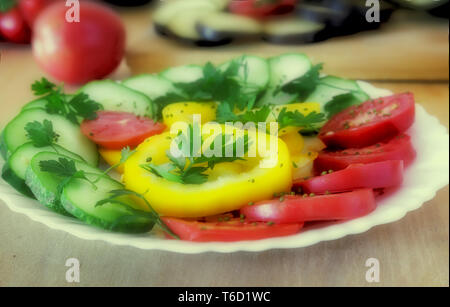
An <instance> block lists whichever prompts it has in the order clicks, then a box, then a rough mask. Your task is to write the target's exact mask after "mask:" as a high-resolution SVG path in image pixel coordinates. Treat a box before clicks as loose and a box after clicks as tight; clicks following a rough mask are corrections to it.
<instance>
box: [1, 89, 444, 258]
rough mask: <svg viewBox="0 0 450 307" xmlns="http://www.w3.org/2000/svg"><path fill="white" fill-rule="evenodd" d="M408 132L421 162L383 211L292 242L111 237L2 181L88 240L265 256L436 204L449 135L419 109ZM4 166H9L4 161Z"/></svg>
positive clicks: (11, 196) (18, 201)
mask: <svg viewBox="0 0 450 307" xmlns="http://www.w3.org/2000/svg"><path fill="white" fill-rule="evenodd" d="M360 85H361V86H362V87H363V88H364V90H365V91H367V92H368V93H369V94H370V95H371V96H372V97H373V98H375V97H377V96H384V95H389V91H386V90H380V89H375V88H373V87H371V86H370V85H369V84H367V83H363V82H360ZM408 133H409V134H410V135H411V138H412V142H413V144H414V147H415V149H416V151H417V158H416V160H415V162H414V163H413V164H412V165H411V166H410V167H409V168H407V169H406V171H405V180H404V183H403V185H402V187H401V188H399V189H397V190H395V191H389V192H388V193H386V194H385V195H383V196H382V197H381V198H380V199H379V200H378V207H377V209H376V210H375V211H374V212H372V213H371V214H369V215H366V216H364V217H361V218H358V219H354V220H350V221H346V222H341V223H328V224H319V225H315V226H313V227H309V228H305V229H304V230H303V231H302V232H301V233H299V234H297V235H293V236H288V237H281V238H271V239H265V240H259V241H245V242H232V243H215V242H212V243H193V242H186V241H179V240H166V239H162V238H160V237H159V236H156V235H154V234H143V235H128V234H119V233H111V232H107V231H104V230H101V229H98V228H95V227H92V226H89V225H86V224H84V223H82V222H80V221H78V220H76V219H74V218H69V217H65V216H61V215H58V214H56V213H54V212H52V211H50V210H48V209H47V208H45V207H44V206H42V205H40V204H39V203H38V202H37V201H35V200H31V199H29V198H26V197H23V196H21V195H19V194H18V193H17V192H16V191H15V190H14V189H13V188H11V187H10V186H9V185H8V184H6V183H5V182H4V181H3V180H1V179H0V199H1V200H3V201H4V202H5V203H6V204H7V205H8V206H9V208H10V209H11V210H13V211H16V212H20V213H23V214H25V215H27V216H28V217H29V218H30V219H32V220H34V221H37V222H40V223H43V224H45V225H47V226H48V227H50V228H53V229H58V230H63V231H66V232H68V233H70V234H72V235H74V236H77V237H79V238H82V239H86V240H103V241H106V242H109V243H111V244H117V245H130V246H134V247H137V248H141V249H149V250H165V251H172V252H178V253H189V254H194V253H201V252H209V251H213V252H224V253H225V252H226V253H228V252H236V251H253V252H257V251H263V250H268V249H275V248H298V247H305V246H309V245H313V244H316V243H318V242H321V241H328V240H335V239H339V238H342V237H344V236H347V235H350V234H358V233H362V232H365V231H367V230H368V229H370V228H372V227H374V226H376V225H380V224H386V223H390V222H394V221H397V220H399V219H401V218H402V217H403V216H404V215H405V214H406V213H408V212H409V211H412V210H415V209H418V208H419V207H420V206H422V204H423V203H424V202H426V201H428V200H430V199H432V198H433V197H434V196H435V194H436V192H437V191H438V190H439V189H441V188H443V187H444V186H446V185H447V184H448V181H449V135H448V133H447V129H446V128H445V127H444V126H442V125H440V124H439V121H438V120H437V119H436V118H435V117H433V116H431V115H429V114H428V113H427V112H426V111H425V110H424V108H423V107H422V106H420V105H416V121H415V123H414V125H413V126H412V127H411V129H410V131H408ZM0 164H3V162H0Z"/></svg>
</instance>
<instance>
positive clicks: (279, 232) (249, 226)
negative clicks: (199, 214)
mask: <svg viewBox="0 0 450 307" xmlns="http://www.w3.org/2000/svg"><path fill="white" fill-rule="evenodd" d="M161 219H162V220H163V222H164V223H165V224H166V225H167V227H169V229H170V230H172V231H173V232H174V233H175V234H176V235H178V237H180V239H181V240H187V241H196V242H212V241H216V242H234V241H246V240H260V239H266V238H272V237H281V236H289V235H293V234H296V233H298V232H299V231H300V229H301V228H302V227H303V223H295V224H283V225H277V224H272V223H258V222H255V223H248V222H242V221H241V220H240V219H237V218H234V219H231V220H230V221H228V222H199V221H189V220H182V219H178V218H173V217H162V218H161Z"/></svg>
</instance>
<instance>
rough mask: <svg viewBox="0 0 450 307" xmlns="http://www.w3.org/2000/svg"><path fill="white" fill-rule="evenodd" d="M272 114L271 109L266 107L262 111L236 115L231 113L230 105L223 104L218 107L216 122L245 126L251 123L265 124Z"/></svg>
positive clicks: (250, 111)
mask: <svg viewBox="0 0 450 307" xmlns="http://www.w3.org/2000/svg"><path fill="white" fill-rule="evenodd" d="M270 112H271V109H270V107H269V106H267V105H265V106H263V107H262V108H260V109H255V110H247V111H246V112H244V113H242V114H234V113H233V112H232V111H231V109H230V105H229V104H227V103H221V104H219V106H218V107H217V111H216V113H217V114H216V121H217V122H219V123H226V122H232V123H235V122H241V123H243V124H246V123H249V122H253V123H255V124H257V123H260V122H265V121H266V120H267V117H268V116H269V114H270Z"/></svg>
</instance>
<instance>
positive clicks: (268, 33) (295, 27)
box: [264, 18, 326, 44]
mask: <svg viewBox="0 0 450 307" xmlns="http://www.w3.org/2000/svg"><path fill="white" fill-rule="evenodd" d="M324 29H325V24H323V23H318V22H313V21H309V20H302V19H299V18H287V19H283V20H274V21H271V22H268V23H267V24H266V25H265V26H264V39H265V40H266V41H268V42H271V43H275V44H306V43H312V42H318V41H322V40H324V39H325V38H326V37H325V36H324V32H323V30H324Z"/></svg>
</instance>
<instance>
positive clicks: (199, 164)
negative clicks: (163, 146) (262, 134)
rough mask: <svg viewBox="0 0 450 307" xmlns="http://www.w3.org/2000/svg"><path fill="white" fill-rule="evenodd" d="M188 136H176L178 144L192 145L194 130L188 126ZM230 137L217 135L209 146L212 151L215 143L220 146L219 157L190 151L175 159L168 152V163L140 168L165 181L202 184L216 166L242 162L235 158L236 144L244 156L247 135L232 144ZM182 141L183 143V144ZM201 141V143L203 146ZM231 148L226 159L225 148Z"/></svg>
mask: <svg viewBox="0 0 450 307" xmlns="http://www.w3.org/2000/svg"><path fill="white" fill-rule="evenodd" d="M188 130H189V131H188V133H187V134H188V135H186V134H180V135H178V136H177V138H178V140H179V141H180V142H179V143H178V144H180V145H181V144H183V143H184V144H193V142H194V132H193V131H194V129H193V127H192V125H190V126H189V129H188ZM230 138H232V135H225V134H219V135H217V136H216V137H215V139H214V141H213V142H212V143H211V145H210V149H213V147H214V146H215V144H216V143H219V144H221V149H220V150H221V156H215V155H212V156H211V157H207V156H205V155H204V153H203V151H201V152H199V153H194V152H192V148H191V149H190V152H189V154H187V155H184V154H183V153H182V154H181V156H180V157H175V156H173V155H172V154H171V152H170V151H167V152H166V156H167V157H168V158H169V160H170V162H169V163H165V164H161V165H155V164H154V163H151V162H150V163H147V164H142V165H141V167H142V168H143V169H145V170H147V171H149V172H151V173H153V174H155V175H156V176H158V177H162V178H164V179H166V180H169V181H173V182H178V183H183V184H202V183H205V182H206V181H207V180H208V174H207V173H206V171H208V170H209V169H213V168H214V166H215V165H216V164H219V163H224V162H233V161H236V160H244V159H243V158H242V157H238V156H237V144H238V143H242V144H243V148H244V152H243V153H244V154H245V153H246V152H247V151H248V148H249V140H248V135H244V137H243V140H241V139H237V140H235V141H234V142H233V143H230V142H229V139H230ZM183 140H184V142H183ZM203 141H204V140H203V139H202V140H201V143H202V144H203ZM228 146H232V149H233V155H232V156H231V157H227V155H226V148H227V147H228Z"/></svg>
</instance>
